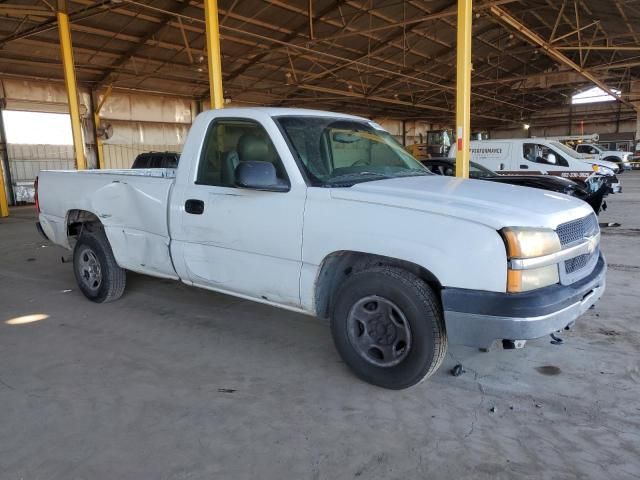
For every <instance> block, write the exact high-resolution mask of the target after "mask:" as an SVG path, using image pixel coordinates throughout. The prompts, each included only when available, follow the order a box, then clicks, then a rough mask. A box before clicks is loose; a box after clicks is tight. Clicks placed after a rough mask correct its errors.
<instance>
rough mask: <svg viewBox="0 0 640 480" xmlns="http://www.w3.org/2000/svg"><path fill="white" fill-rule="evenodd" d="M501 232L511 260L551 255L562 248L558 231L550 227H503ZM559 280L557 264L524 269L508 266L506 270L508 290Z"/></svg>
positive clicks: (550, 283)
mask: <svg viewBox="0 0 640 480" xmlns="http://www.w3.org/2000/svg"><path fill="white" fill-rule="evenodd" d="M502 236H503V238H504V241H505V244H506V247H507V257H508V258H509V260H512V259H526V258H534V257H541V256H544V255H550V254H552V253H556V252H559V251H560V250H561V248H562V247H561V245H560V239H559V238H558V235H557V234H556V232H554V231H553V230H551V229H546V228H545V229H542V228H504V229H503V230H502ZM559 281H560V278H559V275H558V265H557V264H553V265H547V266H544V267H539V268H531V269H523V270H515V269H512V268H509V269H508V271H507V292H509V293H517V292H526V291H528V290H533V289H536V288H541V287H546V286H548V285H553V284H554V283H558V282H559Z"/></svg>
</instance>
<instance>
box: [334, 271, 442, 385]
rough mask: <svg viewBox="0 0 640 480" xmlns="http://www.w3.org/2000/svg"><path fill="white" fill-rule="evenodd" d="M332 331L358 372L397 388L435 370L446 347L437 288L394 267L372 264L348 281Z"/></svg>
mask: <svg viewBox="0 0 640 480" xmlns="http://www.w3.org/2000/svg"><path fill="white" fill-rule="evenodd" d="M331 333H332V335H333V340H334V342H335V344H336V348H337V350H338V352H339V353H340V356H341V357H342V359H343V360H344V361H345V363H346V364H347V365H348V366H349V367H350V368H351V370H353V372H354V373H355V374H356V375H357V376H358V377H360V378H361V379H363V380H364V381H366V382H369V383H372V384H374V385H378V386H380V387H384V388H390V389H396V390H400V389H403V388H408V387H411V386H413V385H415V384H417V383H419V382H420V381H422V380H424V379H426V378H428V377H430V376H431V375H433V374H434V373H435V372H436V370H438V368H439V367H440V365H441V364H442V361H443V360H444V356H445V354H446V351H447V335H446V332H445V329H444V322H443V318H442V311H441V308H440V305H439V301H438V298H437V297H436V295H435V293H434V292H433V290H432V289H431V288H430V287H429V286H428V285H427V284H426V283H425V282H424V281H422V280H421V279H420V278H418V277H416V276H415V275H413V274H411V273H409V272H407V271H405V270H402V269H399V268H395V267H385V266H380V267H374V268H370V269H367V270H364V271H361V272H358V273H355V274H353V275H352V276H351V277H350V278H348V279H347V280H346V281H345V282H344V284H343V285H342V286H341V288H340V290H339V291H338V294H337V297H336V302H335V306H334V309H333V315H332V318H331Z"/></svg>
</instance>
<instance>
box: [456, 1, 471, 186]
mask: <svg viewBox="0 0 640 480" xmlns="http://www.w3.org/2000/svg"><path fill="white" fill-rule="evenodd" d="M471 13H472V1H471V0H458V42H457V46H456V48H457V53H456V55H457V73H456V136H457V152H456V177H462V178H469V159H470V157H471V150H470V147H469V141H470V139H471V131H470V129H471Z"/></svg>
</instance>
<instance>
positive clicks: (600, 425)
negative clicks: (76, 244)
mask: <svg viewBox="0 0 640 480" xmlns="http://www.w3.org/2000/svg"><path fill="white" fill-rule="evenodd" d="M622 181H623V185H624V193H623V194H620V195H615V196H612V197H610V199H609V210H608V211H607V212H606V213H605V214H603V215H601V221H603V222H608V221H611V222H613V221H616V222H619V223H621V224H622V225H621V226H620V227H612V228H604V229H603V240H602V245H603V250H604V252H605V254H606V255H607V260H608V263H609V274H608V290H607V293H606V295H605V297H604V298H603V300H602V301H601V303H600V304H599V305H598V306H597V307H596V309H594V310H590V311H589V312H588V313H587V314H586V315H585V316H584V317H582V319H581V320H580V321H579V323H578V324H577V327H576V328H575V329H574V330H573V331H572V332H570V333H568V334H566V335H563V337H564V338H565V339H566V343H565V344H563V345H559V346H558V345H551V344H550V343H549V340H550V339H549V338H548V337H547V338H542V339H539V340H536V341H532V342H530V343H529V344H528V345H527V347H526V348H525V349H524V350H518V351H503V350H497V351H492V352H490V353H481V352H478V351H476V350H473V349H468V348H460V347H455V348H451V350H450V354H449V355H448V356H447V358H446V360H445V364H444V365H443V367H442V369H441V370H440V371H439V372H438V373H437V374H436V375H435V376H434V377H432V378H431V379H430V380H429V381H427V382H423V383H422V384H420V385H419V386H417V387H414V388H412V389H409V390H405V391H400V392H394V391H387V390H382V389H379V388H375V387H372V386H370V385H367V384H365V383H362V382H360V381H358V380H356V379H355V378H354V377H353V376H352V375H351V374H350V373H349V371H348V370H347V369H346V367H345V365H344V364H343V363H342V362H341V361H340V359H339V358H338V356H337V354H336V352H335V350H334V348H333V346H332V343H331V339H330V335H329V329H328V325H327V324H326V323H324V322H322V321H319V320H316V319H313V318H309V317H305V316H302V315H297V314H294V313H289V312H285V311H280V310H277V309H275V308H271V307H267V306H262V305H258V304H254V303H251V302H247V301H242V300H238V299H235V298H232V297H228V296H225V295H219V294H215V293H211V292H207V291H201V290H197V289H192V288H189V287H186V286H183V285H181V284H179V283H175V282H170V281H163V280H156V279H152V278H147V277H143V276H139V275H135V274H130V275H129V276H128V281H129V283H128V286H127V291H126V293H125V296H124V297H123V298H122V299H121V300H120V301H118V302H115V303H111V304H106V305H95V304H93V303H91V302H89V301H88V300H86V299H85V298H84V297H83V296H82V294H81V293H80V292H79V291H78V289H77V287H76V284H75V281H74V278H73V273H72V269H71V265H69V264H62V263H60V256H61V254H62V253H63V251H62V250H61V249H59V248H57V247H52V246H47V245H45V244H44V242H43V241H42V240H41V239H40V238H39V236H38V235H37V234H36V232H35V229H34V215H33V208H32V207H28V208H26V207H23V208H16V209H13V210H12V217H11V218H9V219H5V220H0V247H1V249H2V254H1V256H0V478H1V479H3V480H4V479H23V478H24V479H46V480H54V479H61V480H71V479H103V478H104V479H256V478H260V479H285V478H286V479H306V478H313V479H342V478H358V477H359V478H366V479H378V478H379V479H394V478H403V479H404V478H406V479H417V478H427V477H428V478H447V479H454V478H455V479H458V478H473V479H481V478H491V479H499V478H514V477H519V478H536V479H537V478H553V479H577V478H580V479H583V478H607V479H627V478H640V368H639V364H640V322H639V319H640V313H639V312H640V287H638V284H639V281H640V242H639V239H640V172H633V173H630V174H629V173H628V174H624V175H622ZM31 314H46V315H48V318H46V319H44V320H41V321H37V322H32V323H25V324H18V325H15V324H7V323H6V322H7V321H9V320H10V319H12V318H15V317H20V316H24V315H31ZM458 361H462V362H463V363H464V365H465V367H466V369H467V371H468V373H466V374H465V375H463V376H461V377H457V378H454V377H453V376H451V375H450V374H449V370H450V369H451V367H453V366H454V365H455V364H456V363H457V362H458ZM492 407H495V412H492V411H491V409H492Z"/></svg>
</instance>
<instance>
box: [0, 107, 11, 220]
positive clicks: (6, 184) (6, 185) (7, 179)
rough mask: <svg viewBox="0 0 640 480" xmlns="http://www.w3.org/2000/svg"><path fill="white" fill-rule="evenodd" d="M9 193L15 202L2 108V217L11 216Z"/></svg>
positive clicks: (0, 135)
mask: <svg viewBox="0 0 640 480" xmlns="http://www.w3.org/2000/svg"><path fill="white" fill-rule="evenodd" d="M7 189H8V191H7ZM7 193H9V194H10V195H11V197H12V198H11V203H13V202H14V199H13V193H12V190H11V172H10V171H9V156H8V154H7V136H6V135H5V131H4V118H3V117H2V109H1V108H0V218H2V217H8V216H9V204H8V201H7Z"/></svg>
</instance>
